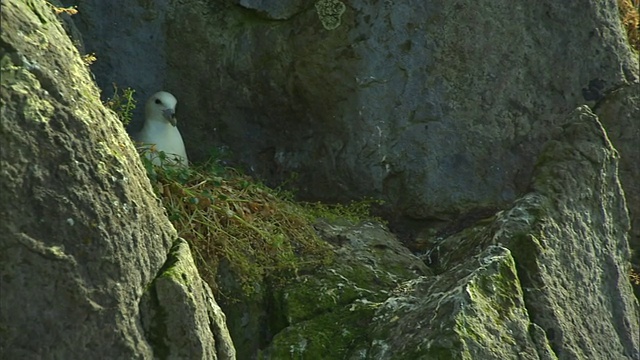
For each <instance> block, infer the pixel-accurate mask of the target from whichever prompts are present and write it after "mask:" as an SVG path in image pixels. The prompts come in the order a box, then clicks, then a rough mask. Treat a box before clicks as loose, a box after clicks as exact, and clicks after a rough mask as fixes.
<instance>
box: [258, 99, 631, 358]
mask: <svg viewBox="0 0 640 360" xmlns="http://www.w3.org/2000/svg"><path fill="white" fill-rule="evenodd" d="M565 123H566V124H567V125H566V126H565V127H564V128H563V130H562V131H561V133H560V134H558V136H557V137H556V138H555V139H554V140H551V141H549V142H548V143H547V144H546V145H545V147H544V150H543V152H542V154H541V156H540V157H539V159H538V163H537V165H536V169H535V174H534V181H533V185H532V187H531V192H529V193H528V194H526V195H524V196H523V197H521V198H520V199H518V200H517V201H515V202H514V203H513V204H512V206H511V207H510V208H508V209H506V210H504V211H502V212H500V213H498V214H497V215H496V216H495V217H494V218H493V220H492V221H491V222H488V223H486V222H485V223H484V224H480V225H476V226H473V227H471V228H468V229H466V230H464V231H462V232H460V233H458V234H455V235H453V236H450V237H448V238H446V239H444V240H443V241H441V242H440V244H439V246H438V248H437V249H436V250H434V252H432V253H431V254H429V255H430V257H431V259H433V260H434V261H435V260H437V264H438V265H437V266H436V269H437V271H438V272H437V275H435V276H433V275H428V274H427V275H425V276H419V277H414V278H412V279H410V280H408V281H404V282H402V281H401V282H398V283H396V284H395V285H396V286H394V287H393V288H384V287H383V288H382V289H380V288H377V289H375V290H376V291H371V290H374V289H372V287H371V284H376V283H377V282H376V280H375V279H374V278H371V277H364V279H365V281H364V282H362V281H360V280H355V279H360V278H359V277H358V276H357V275H356V274H358V271H356V270H355V269H357V267H355V266H354V267H353V268H351V269H354V271H351V272H344V271H340V270H335V271H333V272H332V271H331V270H329V273H333V275H334V276H339V277H340V279H341V280H339V281H338V282H328V281H325V280H324V278H323V276H322V275H320V276H313V275H311V276H306V277H303V278H302V279H301V281H300V282H299V284H298V285H292V286H291V287H290V288H289V289H288V290H287V291H285V292H284V294H285V295H284V296H283V298H282V299H283V300H282V302H281V303H280V304H282V306H281V307H280V308H279V310H280V311H281V312H282V314H281V316H283V317H284V319H286V321H283V323H284V324H288V326H287V327H285V328H284V329H283V330H282V331H280V332H279V333H277V334H276V335H275V337H274V338H273V341H272V343H271V344H270V346H269V347H268V348H267V350H266V351H265V352H264V353H263V355H264V356H265V357H266V358H272V359H281V358H284V357H286V358H288V357H290V355H293V357H301V358H307V357H308V358H314V355H316V354H323V355H327V357H326V358H336V359H338V358H339V359H385V360H386V359H398V360H400V359H425V360H426V359H496V360H497V359H549V360H551V359H610V360H618V359H630V360H636V359H640V324H639V323H638V322H639V320H638V319H640V312H639V308H638V303H637V301H636V299H635V298H634V296H633V293H632V289H631V285H630V283H629V279H628V271H629V266H628V260H629V257H630V254H629V248H628V244H627V232H628V228H629V220H628V216H627V212H626V209H625V202H624V196H623V192H622V190H621V187H620V184H619V182H618V178H617V167H618V155H617V152H616V151H615V149H614V148H613V147H612V146H611V143H610V142H609V140H608V138H607V135H606V133H605V131H604V129H603V128H602V125H601V124H600V122H599V121H598V120H597V118H596V116H595V115H594V114H593V113H591V112H590V110H589V109H588V108H587V107H580V108H578V109H577V110H575V111H574V112H572V113H571V115H570V116H568V117H567V120H566V122H565ZM342 230H343V231H344V229H342ZM354 233H357V234H359V236H361V239H367V238H371V236H370V235H369V234H367V233H364V232H361V231H355V232H354ZM338 238H340V237H338ZM348 238H349V237H348ZM350 238H351V239H353V236H352V237H350ZM362 241H365V240H362ZM373 249H375V245H374V246H373ZM373 249H372V248H369V250H373ZM343 251H344V253H345V254H348V253H351V252H352V251H353V249H351V248H349V247H348V246H346V247H344V248H343ZM357 258H358V262H357V263H358V264H360V265H362V264H366V263H372V264H375V261H374V262H372V261H364V259H362V258H361V257H360V256H357ZM343 264H344V262H343ZM405 266H406V265H405ZM347 268H349V267H347ZM376 268H378V267H375V266H374V269H376ZM387 285H390V284H387ZM354 289H357V290H358V291H353V290H354ZM309 290H311V293H310V292H309ZM300 294H309V296H308V297H303V296H300ZM325 298H328V299H329V300H332V301H333V303H334V304H335V305H333V306H332V307H330V308H332V309H333V311H323V309H324V307H323V304H326V303H327V301H324V300H323V299H325ZM328 302H329V303H331V301H328ZM301 309H302V310H304V311H301ZM328 328H329V329H330V330H328ZM356 329H357V330H356ZM336 333H339V334H341V335H342V337H340V336H338V338H335V336H337V335H334V334H336ZM341 339H342V340H341Z"/></svg>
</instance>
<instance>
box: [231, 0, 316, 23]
mask: <svg viewBox="0 0 640 360" xmlns="http://www.w3.org/2000/svg"><path fill="white" fill-rule="evenodd" d="M236 1H237V3H238V5H240V6H242V7H245V8H247V9H250V10H254V11H255V12H256V14H258V16H262V17H264V18H265V19H270V20H288V19H290V18H291V17H292V16H294V15H296V14H297V13H299V12H300V11H302V10H303V9H304V8H305V7H308V6H309V5H310V4H312V3H313V1H312V0H283V1H268V0H266V1H265V0H236Z"/></svg>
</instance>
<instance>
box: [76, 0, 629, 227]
mask: <svg viewBox="0 0 640 360" xmlns="http://www.w3.org/2000/svg"><path fill="white" fill-rule="evenodd" d="M102 3H103V2H101V1H97V0H89V1H84V2H82V3H81V4H80V11H81V13H80V15H79V16H78V19H82V21H81V22H79V27H80V28H81V30H82V32H83V34H84V35H85V38H86V42H87V44H88V45H87V49H88V51H95V52H96V53H97V56H98V58H99V59H102V60H100V61H99V63H100V62H103V64H99V63H98V64H96V66H95V67H94V69H95V71H96V74H97V78H98V82H99V83H100V84H101V85H102V86H103V87H105V88H108V87H110V86H111V82H112V81H116V82H118V83H124V84H127V85H131V84H132V83H131V82H130V79H136V80H139V81H136V82H135V83H133V86H134V87H136V88H138V89H139V90H140V93H141V94H147V93H149V92H152V91H155V90H157V87H158V86H159V85H160V84H163V82H162V81H160V80H161V79H163V80H166V81H165V82H164V88H165V89H167V90H169V91H171V92H172V93H174V94H176V96H177V97H178V99H179V101H180V109H179V114H180V116H181V119H186V120H183V121H182V124H183V125H184V126H183V127H182V128H181V129H182V130H183V133H184V137H185V138H186V139H187V151H188V153H189V154H190V156H192V157H193V159H195V160H196V161H197V160H203V159H204V158H206V157H207V156H209V155H210V152H211V150H212V148H213V147H214V146H217V145H221V144H223V145H228V146H229V147H230V148H231V150H232V151H233V153H234V158H235V159H236V160H238V161H239V162H241V163H243V164H245V165H246V166H247V167H248V168H249V169H251V170H252V171H255V172H257V173H258V174H260V175H261V176H264V177H266V178H268V179H270V180H274V181H280V180H282V179H288V178H289V176H290V175H291V173H294V172H295V173H297V174H299V177H298V180H299V188H300V190H301V191H302V194H306V195H308V196H312V197H315V198H323V199H344V198H353V197H357V196H361V195H373V196H379V197H382V198H385V199H386V200H387V201H388V204H389V205H390V206H391V208H392V210H393V211H396V212H402V213H403V214H404V215H406V216H409V217H414V218H420V219H424V218H433V217H442V216H450V215H451V214H456V213H458V212H460V211H465V210H467V209H471V208H474V207H484V206H499V205H504V204H508V203H509V202H511V201H513V200H514V199H515V198H516V197H517V196H518V194H520V193H523V192H524V191H525V190H526V186H527V183H528V180H529V178H530V173H531V169H532V165H533V161H534V159H535V157H536V156H537V154H538V152H539V150H540V147H541V145H542V144H543V143H544V141H545V140H546V139H548V138H550V137H552V136H553V133H554V131H556V130H557V126H558V125H561V122H562V121H563V119H564V115H566V113H568V112H569V111H571V110H572V109H574V108H575V107H577V106H579V105H581V104H583V103H585V102H587V103H590V104H594V103H595V101H597V100H599V99H600V98H601V97H602V96H603V94H604V93H606V92H607V91H608V90H610V89H614V88H616V87H618V86H620V85H623V84H626V83H628V82H633V81H637V80H638V60H637V57H636V56H634V54H633V53H632V52H631V51H630V49H629V48H628V46H627V44H626V37H625V34H624V32H623V30H622V28H621V26H620V21H619V19H618V10H617V6H616V1H615V0H607V1H594V0H590V1H586V2H584V3H580V4H578V3H567V2H558V1H551V0H545V1H534V2H532V1H517V2H515V3H514V2H509V3H499V2H487V1H480V2H478V1H471V0H465V1H457V2H451V1H446V0H439V1H430V2H428V3H425V2H423V1H416V0H414V1H409V2H402V3H393V2H378V1H367V0H355V1H349V2H348V3H347V2H342V1H339V0H319V1H315V2H310V1H305V0H298V1H294V0H291V1H285V2H269V1H252V0H238V1H235V2H232V3H230V2H219V1H218V2H213V1H204V0H179V1H178V0H174V1H171V2H170V3H167V2H126V1H123V0H119V1H115V4H117V5H116V6H112V5H111V3H110V4H109V6H107V5H104V4H102ZM106 7H108V9H107V8H106ZM115 9H117V10H115ZM125 21H131V22H132V23H133V24H134V25H135V26H134V28H130V27H123V26H118V24H120V23H124V22H125ZM330 29H331V30H330ZM143 39H144V40H145V41H142V40H143ZM164 40H166V42H165V41H164ZM141 44H143V45H141ZM147 62H151V64H150V65H149V66H148V65H147ZM163 64H164V65H163ZM129 75H131V76H129ZM150 79H153V85H152V82H151V80H150ZM148 86H153V87H154V88H153V89H147V87H148Z"/></svg>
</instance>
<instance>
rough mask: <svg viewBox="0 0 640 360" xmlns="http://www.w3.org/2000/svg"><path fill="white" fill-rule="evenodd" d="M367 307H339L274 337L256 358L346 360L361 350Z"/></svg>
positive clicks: (368, 313)
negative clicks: (265, 350) (264, 350)
mask: <svg viewBox="0 0 640 360" xmlns="http://www.w3.org/2000/svg"><path fill="white" fill-rule="evenodd" d="M374 311H375V310H374V309H373V308H371V307H368V306H364V305H360V306H357V305H356V306H343V307H340V308H338V309H337V310H336V311H333V312H329V313H326V314H324V315H321V316H317V317H315V318H313V320H310V321H305V322H301V323H299V324H296V325H295V326H292V327H289V328H287V329H285V330H283V331H281V332H279V333H278V335H276V337H274V339H273V341H272V343H271V346H270V348H269V349H268V350H267V352H266V353H265V354H262V356H260V357H259V358H270V359H316V358H317V359H347V358H350V357H351V356H350V355H353V353H354V352H355V351H357V349H361V348H365V344H366V342H367V338H366V335H365V334H366V333H367V328H368V326H369V324H370V322H371V319H372V318H373V315H374Z"/></svg>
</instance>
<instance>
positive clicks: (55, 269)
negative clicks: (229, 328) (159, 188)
mask: <svg viewBox="0 0 640 360" xmlns="http://www.w3.org/2000/svg"><path fill="white" fill-rule="evenodd" d="M0 16H1V21H2V35H1V40H2V41H0V68H1V77H0V79H1V80H0V102H1V103H2V108H1V110H0V111H1V115H2V122H0V146H1V152H0V180H1V181H0V217H1V218H2V221H0V234H2V235H1V237H0V248H1V249H2V251H0V287H1V290H0V300H1V301H0V332H1V333H2V335H1V336H0V353H1V354H2V356H3V358H7V359H86V358H90V357H95V356H99V357H101V358H109V359H152V358H153V357H154V356H157V355H158V353H159V350H161V349H159V348H156V347H155V344H153V343H152V342H150V341H149V340H150V339H149V338H148V337H147V335H148V334H146V333H145V332H144V331H143V327H142V323H141V312H140V306H141V299H142V298H143V297H144V296H145V292H146V290H147V287H148V286H150V285H151V284H153V283H154V279H155V278H156V276H157V273H158V271H159V270H160V269H161V267H162V266H163V264H164V263H165V262H166V261H167V254H168V252H169V249H170V247H171V244H172V242H173V240H174V239H176V237H177V235H176V231H175V229H174V228H173V227H172V226H171V224H170V222H169V220H168V219H167V217H166V213H165V211H164V209H163V208H162V206H161V205H160V204H159V201H158V200H157V199H155V197H154V195H153V191H152V190H151V185H150V183H149V180H148V178H147V177H146V175H145V172H144V169H143V167H142V163H141V162H140V160H139V157H138V154H137V153H136V151H135V148H134V147H133V144H132V143H131V141H130V140H129V138H128V137H127V135H126V133H125V132H124V129H123V127H122V124H121V123H120V122H119V121H118V120H117V118H116V116H115V114H113V112H111V111H109V110H107V109H106V108H105V107H104V106H103V105H102V103H101V102H100V99H99V90H98V88H97V87H96V85H95V83H94V82H93V81H92V80H91V76H90V73H89V70H88V67H87V65H86V64H85V63H84V62H83V61H82V60H81V58H80V56H79V54H78V52H77V49H76V48H75V47H74V45H73V44H72V42H71V41H70V39H69V37H68V36H67V34H65V31H64V29H63V27H62V25H61V23H60V21H59V19H58V18H57V17H56V16H55V15H54V13H53V10H52V9H51V7H50V5H48V4H47V3H46V2H32V1H17V0H7V1H3V3H2V12H0ZM183 255H184V254H183ZM183 257H184V256H183ZM190 265H192V264H190ZM184 272H185V273H188V274H189V278H190V279H191V280H192V282H195V281H196V280H197V272H196V270H195V269H194V268H193V267H191V268H190V270H184ZM163 281H165V280H162V279H160V280H157V281H156V282H155V283H156V284H157V285H156V287H157V288H160V289H161V290H159V291H158V292H159V293H161V294H162V295H163V296H164V297H168V298H175V297H178V296H179V295H183V294H184V292H183V291H181V290H182V289H181V288H179V287H178V286H171V284H167V283H166V281H165V282H163ZM158 283H159V284H158ZM205 290H206V288H205ZM209 295H210V294H209ZM207 299H208V300H207ZM167 303H168V302H166V301H163V302H161V304H163V305H165V304H167ZM189 305H190V307H187V306H185V307H183V308H182V309H181V312H180V314H181V315H182V316H183V319H182V320H181V324H182V326H184V327H189V324H191V327H192V332H191V333H192V334H193V333H198V335H199V337H198V339H199V340H200V341H201V342H202V343H205V342H206V343H207V346H208V348H210V349H212V348H213V345H211V346H209V344H217V345H219V346H220V347H218V348H216V350H217V351H221V353H219V354H218V353H216V354H214V355H219V356H220V357H221V358H226V359H228V358H233V356H232V354H233V353H232V351H228V350H229V349H225V347H224V345H225V343H224V342H220V341H218V342H216V339H214V337H213V336H211V334H212V333H213V334H214V335H216V336H217V335H219V334H224V330H223V329H224V327H225V324H224V318H223V317H220V316H219V312H218V314H217V313H216V309H215V308H214V307H213V303H212V301H211V298H210V296H209V297H204V296H201V297H200V298H197V297H196V298H193V299H192V302H191V303H190V304H189ZM165 306H166V305H165ZM174 309H175V306H174ZM188 315H191V316H190V317H189V316H188ZM203 322H205V323H206V324H210V323H211V325H208V326H210V327H211V329H210V330H209V331H204V330H205V329H203V327H202V326H200V327H198V325H202V324H203ZM167 325H175V322H170V323H168V324H167ZM213 328H216V329H217V330H215V331H214V329H213ZM174 342H175V345H178V344H181V345H186V346H187V348H186V349H184V351H190V350H191V349H189V348H188V346H193V344H185V343H184V342H183V341H182V339H180V338H177V337H175V338H173V337H172V338H169V339H168V340H167V345H168V346H170V347H171V346H173V345H174ZM227 345H228V346H230V343H229V344H227ZM203 346H204V345H203ZM208 355H211V352H210V353H209V354H208ZM194 358H195V357H194ZM201 358H205V357H204V356H203V357H201ZM206 358H207V359H211V358H214V357H211V356H207V357H206Z"/></svg>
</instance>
